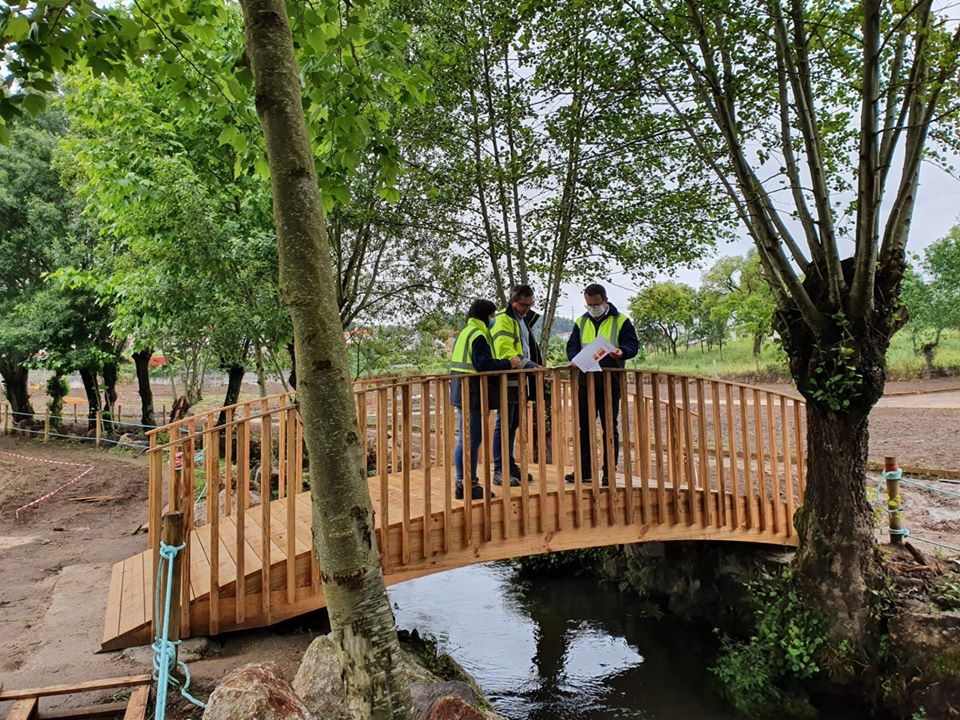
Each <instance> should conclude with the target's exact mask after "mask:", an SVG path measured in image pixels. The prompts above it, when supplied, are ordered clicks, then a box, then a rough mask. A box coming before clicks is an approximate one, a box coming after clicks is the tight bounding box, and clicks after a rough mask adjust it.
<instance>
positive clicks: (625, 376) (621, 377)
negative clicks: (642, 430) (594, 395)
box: [617, 370, 634, 525]
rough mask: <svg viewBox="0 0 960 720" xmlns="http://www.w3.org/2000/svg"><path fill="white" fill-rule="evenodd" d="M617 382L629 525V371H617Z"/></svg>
mask: <svg viewBox="0 0 960 720" xmlns="http://www.w3.org/2000/svg"><path fill="white" fill-rule="evenodd" d="M617 382H619V383H620V407H619V408H618V411H619V412H620V417H621V418H622V420H623V429H622V431H621V436H622V438H623V479H624V491H623V521H624V523H626V524H627V525H632V524H633V506H634V497H633V464H632V463H631V462H630V461H631V457H630V450H631V446H632V445H633V443H632V442H631V441H632V438H633V435H632V434H631V432H630V383H629V371H627V370H624V371H623V372H620V373H617Z"/></svg>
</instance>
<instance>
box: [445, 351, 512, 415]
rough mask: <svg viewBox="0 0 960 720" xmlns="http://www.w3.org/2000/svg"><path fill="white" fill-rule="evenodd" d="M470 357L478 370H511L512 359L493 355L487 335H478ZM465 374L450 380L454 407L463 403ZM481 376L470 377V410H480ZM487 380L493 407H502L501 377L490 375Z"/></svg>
mask: <svg viewBox="0 0 960 720" xmlns="http://www.w3.org/2000/svg"><path fill="white" fill-rule="evenodd" d="M470 359H471V360H472V361H473V366H474V367H475V368H476V369H477V372H492V371H495V370H509V369H510V360H497V359H495V358H494V357H493V350H492V349H491V347H490V346H489V345H488V344H487V339H486V338H485V337H483V336H482V335H481V336H477V337H476V338H474V340H473V346H472V347H471V348H470ZM464 377H469V376H464V375H458V374H454V376H453V380H451V381H450V404H451V405H453V406H454V407H461V406H462V405H463V390H462V388H461V386H460V382H461V380H462V379H464ZM481 379H482V378H479V377H470V410H471V412H480V380H481ZM486 380H487V397H488V400H489V407H490V408H491V409H493V408H498V407H500V378H498V377H497V376H496V375H489V376H487V378H486Z"/></svg>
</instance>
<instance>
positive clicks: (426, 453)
mask: <svg viewBox="0 0 960 720" xmlns="http://www.w3.org/2000/svg"><path fill="white" fill-rule="evenodd" d="M432 395H433V394H432V390H431V384H430V381H429V380H425V381H424V382H423V383H421V385H420V458H421V459H420V465H421V467H422V468H423V517H424V518H425V519H426V520H429V518H430V517H432V511H431V504H430V501H431V500H432V497H431V492H432V486H431V483H430V481H431V479H432V478H431V471H432V469H433V460H432V459H431V450H430V448H431V443H430V440H431V437H430V436H431V428H430V417H431V413H430V399H431V397H432ZM430 528H431V523H430V522H424V523H423V557H424V559H429V558H430V557H432V556H433V547H432V545H431V539H430Z"/></svg>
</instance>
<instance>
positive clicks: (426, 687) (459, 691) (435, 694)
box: [410, 681, 476, 720]
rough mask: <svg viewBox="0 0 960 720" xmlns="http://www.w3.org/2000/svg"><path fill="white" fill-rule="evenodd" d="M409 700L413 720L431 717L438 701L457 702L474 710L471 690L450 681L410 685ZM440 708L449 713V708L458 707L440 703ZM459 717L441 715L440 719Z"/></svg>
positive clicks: (467, 686)
mask: <svg viewBox="0 0 960 720" xmlns="http://www.w3.org/2000/svg"><path fill="white" fill-rule="evenodd" d="M410 699H411V700H412V703H411V707H412V708H413V712H412V713H411V717H413V719H414V720H427V719H428V718H430V717H433V716H432V715H431V712H432V711H433V710H434V709H435V706H437V704H438V703H439V701H440V700H459V701H461V703H465V704H466V705H468V706H469V707H470V708H471V709H472V710H474V712H476V710H475V709H474V708H473V703H474V695H473V688H471V687H470V686H469V685H467V683H465V682H458V681H451V682H437V681H433V682H415V683H411V684H410ZM440 705H441V706H443V707H447V708H448V710H446V711H444V712H447V713H449V712H450V711H451V710H450V708H453V707H455V706H456V707H459V705H455V704H451V703H449V702H446V703H440ZM448 716H449V717H460V715H443V716H442V717H448ZM463 717H465V718H467V717H469V718H472V717H474V716H473V715H464V716H463Z"/></svg>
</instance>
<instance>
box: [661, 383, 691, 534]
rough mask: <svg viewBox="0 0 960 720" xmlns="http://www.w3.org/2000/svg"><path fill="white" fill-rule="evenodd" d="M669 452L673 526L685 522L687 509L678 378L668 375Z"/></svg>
mask: <svg viewBox="0 0 960 720" xmlns="http://www.w3.org/2000/svg"><path fill="white" fill-rule="evenodd" d="M666 381H667V451H668V452H669V453H670V462H669V465H668V467H669V468H670V484H671V491H672V492H671V494H672V498H673V518H672V523H671V524H672V525H679V524H680V523H682V522H683V521H684V517H683V516H684V515H685V514H686V508H685V506H684V504H683V497H682V496H681V494H680V492H681V489H682V486H683V446H682V444H681V442H682V438H681V435H680V433H681V429H680V423H678V422H677V389H676V378H674V377H672V376H670V375H667V376H666Z"/></svg>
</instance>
